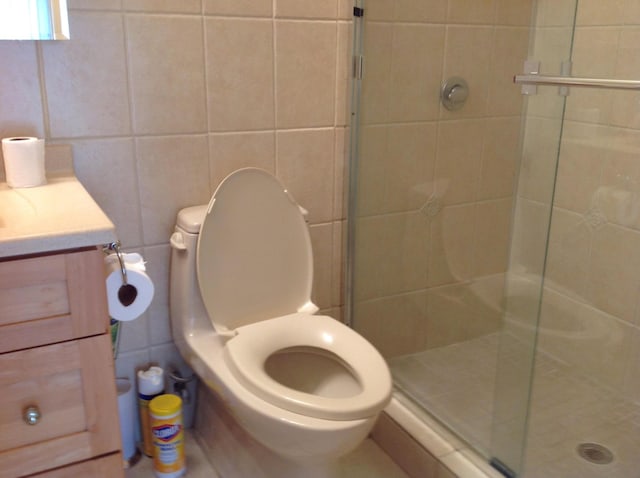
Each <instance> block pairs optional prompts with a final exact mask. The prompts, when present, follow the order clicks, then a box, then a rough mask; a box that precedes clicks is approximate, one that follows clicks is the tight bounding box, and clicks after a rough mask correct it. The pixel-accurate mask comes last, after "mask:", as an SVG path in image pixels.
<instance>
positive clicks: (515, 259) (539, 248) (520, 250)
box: [510, 199, 550, 275]
mask: <svg viewBox="0 0 640 478" xmlns="http://www.w3.org/2000/svg"><path fill="white" fill-rule="evenodd" d="M549 215H550V208H549V206H548V205H545V204H543V203H539V202H536V201H530V200H527V199H518V201H517V203H516V211H515V217H514V225H513V239H512V242H511V258H510V267H511V268H512V269H513V270H516V271H521V272H524V273H527V274H533V275H542V271H543V268H544V261H545V254H546V251H547V231H548V230H549Z"/></svg>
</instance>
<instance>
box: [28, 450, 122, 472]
mask: <svg viewBox="0 0 640 478" xmlns="http://www.w3.org/2000/svg"><path fill="white" fill-rule="evenodd" d="M123 476H124V470H123V462H122V456H120V453H115V454H113V455H109V456H105V457H102V458H97V459H95V460H90V461H83V462H82V463H77V464H75V465H70V466H65V467H64V468H58V469H57V470H52V471H45V472H44V473H38V474H37V475H33V478H70V477H74V478H75V477H78V478H84V477H86V478H118V477H123Z"/></svg>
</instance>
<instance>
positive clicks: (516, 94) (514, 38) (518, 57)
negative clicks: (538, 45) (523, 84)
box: [487, 27, 529, 116]
mask: <svg viewBox="0 0 640 478" xmlns="http://www.w3.org/2000/svg"><path fill="white" fill-rule="evenodd" d="M528 49H529V29H528V28H510V27H498V28H496V29H495V33H494V36H493V41H492V45H491V63H490V65H491V66H490V68H491V70H490V73H489V75H488V78H489V86H488V91H489V93H488V105H487V113H488V114H489V115H490V116H505V115H520V112H521V111H522V106H523V104H524V100H523V96H522V94H521V90H520V88H518V87H517V86H516V85H514V84H513V75H514V74H515V73H516V72H520V71H522V67H523V62H524V59H525V58H527V55H528Z"/></svg>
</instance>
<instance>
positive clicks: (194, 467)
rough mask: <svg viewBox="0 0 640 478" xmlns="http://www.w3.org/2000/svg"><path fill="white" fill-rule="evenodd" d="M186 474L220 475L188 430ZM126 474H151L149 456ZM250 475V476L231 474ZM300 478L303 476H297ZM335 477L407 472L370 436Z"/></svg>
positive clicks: (141, 477) (391, 477)
mask: <svg viewBox="0 0 640 478" xmlns="http://www.w3.org/2000/svg"><path fill="white" fill-rule="evenodd" d="M185 443H186V454H187V456H186V458H187V474H186V475H185V478H220V477H219V475H218V474H217V473H216V472H215V470H214V468H213V467H212V466H211V465H210V464H209V462H208V461H207V459H206V457H205V456H204V454H203V452H202V450H201V449H200V447H199V446H198V443H197V442H196V440H195V438H194V437H193V436H192V434H191V433H189V432H188V433H187V436H186V437H185ZM125 476H126V478H153V477H154V476H155V475H154V474H153V469H152V466H151V459H149V458H147V457H143V458H142V459H141V461H140V462H138V463H137V464H136V465H135V466H133V467H132V468H130V469H128V470H126V473H125ZM235 478H251V477H235ZM301 478H303V477H301ZM335 478H408V476H407V475H406V474H405V473H404V472H403V471H402V470H401V469H400V468H399V467H398V466H397V465H396V464H395V463H394V462H393V461H392V460H391V458H389V456H388V455H387V454H386V453H385V452H384V451H382V450H381V449H380V448H379V447H378V446H377V445H376V444H375V443H374V442H373V441H372V440H369V439H368V440H365V441H364V442H363V443H362V445H360V447H359V448H357V449H356V450H355V451H353V452H352V453H350V454H349V455H347V456H345V457H343V458H342V459H341V460H340V471H339V476H336V477H335Z"/></svg>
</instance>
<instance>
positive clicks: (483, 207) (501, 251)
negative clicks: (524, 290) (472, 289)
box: [473, 198, 512, 277]
mask: <svg viewBox="0 0 640 478" xmlns="http://www.w3.org/2000/svg"><path fill="white" fill-rule="evenodd" d="M511 209H512V201H511V198H507V199H498V200H495V201H486V202H481V203H478V204H477V205H476V211H475V223H476V226H475V241H474V258H473V276H474V277H483V276H487V275H491V274H498V273H501V272H505V271H506V270H507V260H508V254H509V240H510V239H511V236H510V232H511V227H510V226H511Z"/></svg>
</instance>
